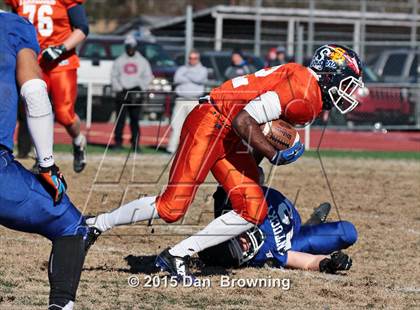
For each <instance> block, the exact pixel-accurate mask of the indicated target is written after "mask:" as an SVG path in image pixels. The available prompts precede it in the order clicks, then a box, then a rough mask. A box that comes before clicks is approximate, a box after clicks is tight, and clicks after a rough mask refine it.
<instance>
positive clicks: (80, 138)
mask: <svg viewBox="0 0 420 310" xmlns="http://www.w3.org/2000/svg"><path fill="white" fill-rule="evenodd" d="M73 143H74V144H75V145H77V146H81V145H82V144H83V145H84V144H86V137H85V136H84V135H83V134H81V133H79V135H78V136H77V137H76V138H74V139H73Z"/></svg>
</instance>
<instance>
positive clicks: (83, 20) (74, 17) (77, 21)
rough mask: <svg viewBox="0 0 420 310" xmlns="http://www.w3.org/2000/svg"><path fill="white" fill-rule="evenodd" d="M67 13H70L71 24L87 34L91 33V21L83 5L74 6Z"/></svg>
mask: <svg viewBox="0 0 420 310" xmlns="http://www.w3.org/2000/svg"><path fill="white" fill-rule="evenodd" d="M67 14H68V15H69V19H70V24H71V25H72V26H73V27H74V28H77V29H80V30H81V31H82V32H83V33H84V34H85V35H86V36H87V35H88V34H89V23H88V20H87V17H86V11H85V8H84V7H83V5H81V4H78V5H75V6H72V7H71V8H70V9H68V10H67Z"/></svg>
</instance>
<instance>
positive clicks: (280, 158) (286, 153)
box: [270, 141, 305, 166]
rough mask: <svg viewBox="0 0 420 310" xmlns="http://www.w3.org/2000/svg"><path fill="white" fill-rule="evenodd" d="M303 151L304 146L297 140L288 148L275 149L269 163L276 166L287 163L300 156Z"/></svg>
mask: <svg viewBox="0 0 420 310" xmlns="http://www.w3.org/2000/svg"><path fill="white" fill-rule="evenodd" d="M303 152H305V146H304V145H303V144H302V143H301V142H300V141H298V142H296V143H295V144H294V145H293V146H291V147H289V148H288V149H285V150H282V151H277V153H276V155H274V157H273V158H272V159H271V160H270V163H272V164H273V165H276V166H280V165H287V164H290V163H292V162H294V161H296V160H297V159H298V158H299V157H301V156H302V154H303Z"/></svg>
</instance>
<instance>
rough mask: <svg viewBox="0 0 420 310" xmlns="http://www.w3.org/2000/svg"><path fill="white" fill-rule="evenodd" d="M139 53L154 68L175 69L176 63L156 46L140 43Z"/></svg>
mask: <svg viewBox="0 0 420 310" xmlns="http://www.w3.org/2000/svg"><path fill="white" fill-rule="evenodd" d="M139 51H140V53H141V54H142V55H143V56H144V57H145V58H146V59H147V60H148V61H149V62H150V64H151V65H152V66H156V67H175V66H176V63H175V61H173V60H172V59H171V58H170V57H169V55H168V54H166V52H165V51H164V50H163V49H162V47H161V46H159V45H157V44H148V43H140V44H139Z"/></svg>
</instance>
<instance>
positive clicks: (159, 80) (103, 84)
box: [77, 35, 177, 122]
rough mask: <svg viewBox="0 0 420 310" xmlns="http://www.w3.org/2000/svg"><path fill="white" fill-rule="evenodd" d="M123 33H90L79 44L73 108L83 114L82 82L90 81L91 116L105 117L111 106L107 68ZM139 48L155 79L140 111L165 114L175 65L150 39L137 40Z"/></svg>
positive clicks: (84, 92) (100, 119)
mask: <svg viewBox="0 0 420 310" xmlns="http://www.w3.org/2000/svg"><path fill="white" fill-rule="evenodd" d="M124 39H125V37H124V36H109V35H91V36H89V38H88V39H87V40H86V41H85V42H84V43H83V44H82V45H81V47H80V48H79V56H80V68H79V70H78V83H79V99H78V101H79V102H78V105H77V109H78V112H79V113H81V114H82V115H84V113H85V111H86V108H85V107H86V98H84V95H87V89H86V83H88V82H92V83H93V89H92V94H93V112H94V113H93V120H94V121H98V122H106V121H109V118H110V116H111V113H112V111H113V110H114V102H113V100H114V96H115V94H114V93H113V92H112V90H111V86H110V84H111V68H112V64H113V62H114V60H115V59H116V58H117V57H118V56H120V55H121V54H122V53H123V52H124ZM138 43H139V44H138V50H139V52H140V53H141V54H142V55H143V56H144V57H145V58H146V59H147V60H148V61H149V62H150V65H151V67H152V71H153V74H154V76H155V79H154V80H153V81H152V83H151V85H150V87H149V93H148V96H147V98H146V100H145V101H144V104H145V105H144V107H143V109H142V113H143V114H147V115H149V116H150V115H154V116H156V117H159V116H160V115H162V114H164V113H165V114H169V110H170V105H171V101H173V95H172V93H171V91H172V81H173V76H174V74H175V71H176V69H177V65H176V63H175V61H174V60H172V59H171V58H170V57H169V56H168V54H167V53H166V52H165V50H164V49H163V48H162V47H161V46H160V45H159V44H156V43H154V42H149V41H144V40H138Z"/></svg>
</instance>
